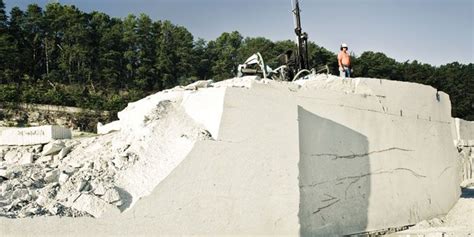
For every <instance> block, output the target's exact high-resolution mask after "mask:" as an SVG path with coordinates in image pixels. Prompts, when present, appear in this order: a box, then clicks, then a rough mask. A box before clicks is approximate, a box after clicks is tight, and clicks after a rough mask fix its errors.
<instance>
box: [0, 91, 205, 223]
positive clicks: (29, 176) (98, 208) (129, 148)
mask: <svg viewBox="0 0 474 237" xmlns="http://www.w3.org/2000/svg"><path fill="white" fill-rule="evenodd" d="M154 106H155V109H152V110H151V111H149V112H148V113H145V117H144V123H143V126H142V127H137V128H136V129H134V130H126V129H123V131H118V132H114V133H110V134H107V135H103V136H97V137H89V138H79V139H73V140H56V141H54V142H51V143H48V144H44V145H35V146H0V216H3V217H8V218H24V217H33V216H51V215H55V216H67V217H100V216H101V215H103V214H104V213H106V212H109V211H119V210H120V211H124V210H126V209H127V208H129V207H130V206H131V205H132V204H133V203H134V202H136V201H137V200H138V199H140V198H141V197H143V196H145V195H147V194H148V193H149V192H151V191H152V190H153V188H154V187H155V186H156V185H157V184H158V183H159V182H160V181H161V180H160V179H158V178H156V177H162V176H163V177H164V176H166V175H167V174H159V172H160V171H162V170H160V169H162V168H163V166H164V167H168V170H169V172H170V171H171V170H172V169H173V167H174V166H176V165H177V164H179V162H180V160H182V159H184V157H185V156H186V155H187V153H188V152H189V151H190V150H191V149H192V147H193V145H194V143H195V142H196V141H198V140H203V139H210V135H209V133H208V132H207V131H206V130H204V129H202V128H201V127H200V126H198V125H196V124H195V123H194V121H193V120H192V119H190V118H189V117H188V116H187V115H186V113H185V112H184V111H183V110H182V109H181V108H180V107H179V99H178V100H177V101H163V102H158V103H157V104H156V105H154ZM131 113H133V110H132V111H131ZM138 130H141V131H138ZM154 147H155V148H154ZM170 162H171V163H170ZM159 166H160V167H161V168H160V169H157V167H159ZM140 183H147V185H140Z"/></svg>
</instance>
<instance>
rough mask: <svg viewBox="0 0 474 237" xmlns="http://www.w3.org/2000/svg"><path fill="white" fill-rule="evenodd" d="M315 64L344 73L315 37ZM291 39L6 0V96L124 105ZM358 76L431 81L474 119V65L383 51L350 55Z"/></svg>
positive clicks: (215, 73) (1, 68)
mask: <svg viewBox="0 0 474 237" xmlns="http://www.w3.org/2000/svg"><path fill="white" fill-rule="evenodd" d="M308 48H309V55H310V65H311V66H320V65H328V66H329V68H330V71H331V73H332V74H337V73H338V68H337V67H338V66H337V59H336V54H335V53H333V52H331V51H329V50H327V49H325V48H323V47H320V46H318V45H316V44H315V43H314V42H309V47H308ZM288 49H295V44H294V42H293V41H290V40H286V41H276V42H273V41H271V40H269V39H266V38H263V37H254V38H250V37H243V36H242V35H241V34H240V33H239V32H237V31H234V32H225V33H223V34H221V35H220V36H219V37H218V38H216V39H215V40H211V41H208V42H206V41H205V40H203V39H195V38H194V37H193V35H192V34H191V33H190V32H189V31H188V30H187V29H186V28H185V27H182V26H178V25H174V24H172V23H171V22H169V21H153V20H152V19H151V18H150V17H149V16H147V15H145V14H141V15H139V16H135V15H129V16H127V17H125V18H123V19H120V18H113V17H110V16H108V15H107V14H104V13H101V12H96V11H94V12H91V13H85V12H82V11H81V10H79V9H78V8H76V7H75V6H71V5H62V4H59V3H51V4H48V5H46V7H45V9H42V8H41V7H39V6H38V5H36V4H31V5H29V6H28V7H27V9H25V10H22V9H20V8H18V7H14V8H12V9H11V11H10V12H9V14H7V13H6V11H5V4H4V2H3V0H0V55H1V57H0V102H27V103H40V104H53V105H65V106H77V107H83V108H90V109H96V110H110V111H118V110H121V109H123V108H124V107H125V106H126V104H127V103H128V102H130V101H134V100H138V99H140V98H143V97H144V96H146V95H149V94H152V93H155V92H157V91H160V90H164V89H169V88H172V87H175V86H177V85H185V84H188V83H191V82H193V81H196V80H207V79H213V80H214V81H219V80H223V79H227V78H231V77H234V76H235V74H236V71H235V70H236V68H237V65H238V64H239V63H242V62H243V61H245V59H246V58H247V57H249V56H250V55H252V54H253V53H255V52H260V53H261V54H262V55H263V58H264V59H266V60H267V64H269V65H270V66H271V67H273V68H275V67H276V66H277V65H278V61H277V57H278V55H280V54H281V53H283V52H285V51H286V50H288ZM353 64H354V76H356V77H374V78H387V79H391V80H399V81H408V82H416V83H422V84H427V85H431V86H433V87H435V88H437V89H439V90H441V91H444V92H447V93H448V94H450V96H451V100H452V103H453V116H455V117H460V118H464V119H468V120H474V64H472V63H470V64H468V65H466V64H461V63H458V62H453V63H449V64H446V65H442V66H439V67H435V66H432V65H429V64H424V63H420V62H418V61H416V60H415V61H411V62H410V61H406V62H397V61H395V60H394V59H392V58H390V57H387V56H386V55H385V54H383V53H380V52H364V53H362V54H361V55H360V56H358V55H353Z"/></svg>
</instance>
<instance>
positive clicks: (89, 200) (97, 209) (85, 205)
mask: <svg viewBox="0 0 474 237" xmlns="http://www.w3.org/2000/svg"><path fill="white" fill-rule="evenodd" d="M71 207H72V208H74V209H76V210H78V211H83V212H87V213H89V214H91V215H92V216H94V217H100V216H101V215H102V214H103V213H105V212H106V211H107V210H108V209H111V208H116V207H114V206H113V205H110V204H108V203H107V202H105V201H104V200H102V199H100V198H98V197H96V196H94V195H89V194H81V195H80V196H79V197H78V198H77V199H76V200H75V201H74V203H73V204H72V206H71Z"/></svg>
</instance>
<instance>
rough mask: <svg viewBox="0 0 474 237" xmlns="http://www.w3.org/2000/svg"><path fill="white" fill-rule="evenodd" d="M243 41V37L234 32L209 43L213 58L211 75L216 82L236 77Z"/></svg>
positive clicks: (224, 34)
mask: <svg viewBox="0 0 474 237" xmlns="http://www.w3.org/2000/svg"><path fill="white" fill-rule="evenodd" d="M242 39H243V37H242V35H240V33H239V32H237V31H234V32H232V33H227V32H226V33H223V34H221V35H220V36H219V37H218V38H217V39H216V40H215V41H211V42H209V44H208V47H209V50H210V52H211V54H212V58H213V61H212V64H211V68H212V69H211V70H212V73H211V75H212V77H213V78H214V80H216V81H219V80H223V79H227V78H232V77H234V76H235V74H236V68H237V66H238V65H239V63H240V62H238V61H237V60H238V50H239V48H240V46H241V45H242ZM249 56H250V55H249Z"/></svg>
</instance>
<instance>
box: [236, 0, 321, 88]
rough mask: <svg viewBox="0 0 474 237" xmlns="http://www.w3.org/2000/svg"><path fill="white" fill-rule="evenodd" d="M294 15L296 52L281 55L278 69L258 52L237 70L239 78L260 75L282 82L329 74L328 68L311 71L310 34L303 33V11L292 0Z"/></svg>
mask: <svg viewBox="0 0 474 237" xmlns="http://www.w3.org/2000/svg"><path fill="white" fill-rule="evenodd" d="M291 4H292V13H293V15H294V23H295V34H296V52H295V51H294V50H293V49H288V50H287V51H286V52H285V53H283V54H281V55H280V56H279V57H278V58H279V59H280V60H279V61H280V66H279V67H278V68H276V69H272V68H270V67H269V66H268V65H266V64H265V62H264V60H263V57H262V55H261V54H260V53H259V52H257V53H255V54H254V55H252V56H251V57H249V58H248V59H247V60H246V61H245V62H244V63H243V64H240V65H239V66H238V68H237V76H238V77H242V76H246V75H259V76H262V77H263V78H269V79H274V80H281V81H294V80H296V79H298V78H300V77H301V76H303V75H307V74H309V73H311V72H314V73H316V72H322V71H326V73H328V72H329V68H328V67H327V65H326V66H323V67H319V68H318V70H317V71H316V70H315V69H310V66H309V55H308V34H307V33H306V32H303V29H302V27H301V9H300V4H299V1H298V0H291Z"/></svg>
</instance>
